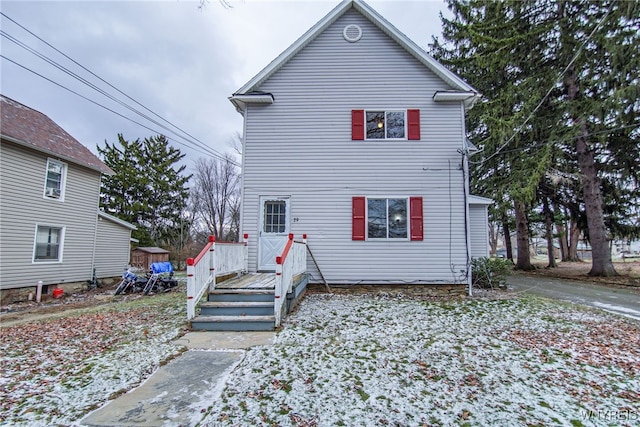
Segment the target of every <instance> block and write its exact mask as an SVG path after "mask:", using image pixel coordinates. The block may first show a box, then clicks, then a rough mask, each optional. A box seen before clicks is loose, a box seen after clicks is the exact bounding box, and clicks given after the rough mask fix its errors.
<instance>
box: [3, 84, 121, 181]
mask: <svg viewBox="0 0 640 427" xmlns="http://www.w3.org/2000/svg"><path fill="white" fill-rule="evenodd" d="M0 110H1V116H0V117H1V119H0V120H1V121H0V124H1V126H0V134H1V135H2V138H4V139H7V140H8V141H11V142H14V143H16V144H19V145H22V146H25V147H30V148H33V149H34V150H38V151H41V152H43V153H46V154H49V155H54V156H57V157H60V158H61V159H64V160H67V161H69V162H71V163H75V164H78V165H81V166H85V167H87V168H90V169H93V170H95V171H98V172H100V173H104V174H113V171H112V170H111V169H110V168H109V167H108V166H107V165H105V164H104V163H103V162H102V161H101V160H100V159H99V158H98V157H97V156H96V155H95V154H93V153H92V152H91V151H89V149H88V148H87V147H85V146H84V145H82V144H81V143H80V142H78V140H76V139H75V138H74V137H72V136H71V135H69V134H68V133H67V132H66V131H65V130H64V129H62V128H61V127H60V126H58V125H57V124H56V123H55V122H54V121H53V120H51V119H50V118H49V117H47V116H46V115H44V114H42V113H41V112H39V111H36V110H34V109H32V108H29V107H27V106H26V105H23V104H21V103H19V102H17V101H14V100H13V99H11V98H8V97H6V96H4V95H0Z"/></svg>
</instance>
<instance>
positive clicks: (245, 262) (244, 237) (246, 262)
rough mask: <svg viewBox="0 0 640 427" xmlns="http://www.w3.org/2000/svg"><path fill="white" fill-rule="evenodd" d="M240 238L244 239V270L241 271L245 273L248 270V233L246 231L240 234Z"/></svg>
mask: <svg viewBox="0 0 640 427" xmlns="http://www.w3.org/2000/svg"><path fill="white" fill-rule="evenodd" d="M242 240H243V241H244V271H243V273H244V274H246V273H247V272H249V235H248V234H247V233H244V235H243V236H242Z"/></svg>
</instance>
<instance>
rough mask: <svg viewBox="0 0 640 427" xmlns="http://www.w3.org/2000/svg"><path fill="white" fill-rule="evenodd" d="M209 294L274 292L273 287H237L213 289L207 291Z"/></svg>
mask: <svg viewBox="0 0 640 427" xmlns="http://www.w3.org/2000/svg"><path fill="white" fill-rule="evenodd" d="M209 293H210V294H271V295H272V294H275V290H274V289H251V288H238V289H214V290H212V291H209Z"/></svg>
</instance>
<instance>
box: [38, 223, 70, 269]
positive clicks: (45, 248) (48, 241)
mask: <svg viewBox="0 0 640 427" xmlns="http://www.w3.org/2000/svg"><path fill="white" fill-rule="evenodd" d="M62 238H63V228H62V227H51V226H48V225H38V226H37V228H36V241H35V245H34V246H35V248H34V254H33V261H34V262H47V261H50V262H51V261H53V262H59V261H61V260H62Z"/></svg>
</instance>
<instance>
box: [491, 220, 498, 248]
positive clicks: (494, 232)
mask: <svg viewBox="0 0 640 427" xmlns="http://www.w3.org/2000/svg"><path fill="white" fill-rule="evenodd" d="M496 249H498V224H497V223H495V222H493V221H492V222H490V223H489V253H490V254H491V255H495V254H496Z"/></svg>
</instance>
